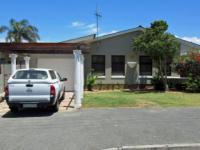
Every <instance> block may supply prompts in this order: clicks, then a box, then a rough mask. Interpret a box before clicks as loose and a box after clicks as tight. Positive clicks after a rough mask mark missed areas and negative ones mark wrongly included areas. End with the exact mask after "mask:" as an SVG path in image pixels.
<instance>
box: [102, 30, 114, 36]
mask: <svg viewBox="0 0 200 150" xmlns="http://www.w3.org/2000/svg"><path fill="white" fill-rule="evenodd" d="M116 32H118V31H117V30H112V31H110V32H103V33H100V34H99V36H104V35H107V34H113V33H116Z"/></svg>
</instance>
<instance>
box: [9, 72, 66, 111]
mask: <svg viewBox="0 0 200 150" xmlns="http://www.w3.org/2000/svg"><path fill="white" fill-rule="evenodd" d="M66 80H67V79H66V78H61V77H60V75H59V74H58V73H57V72H56V71H54V70H50V69H20V70H17V71H16V72H15V73H14V74H13V75H11V77H10V78H9V80H8V85H7V86H6V88H5V99H6V102H7V104H8V105H9V108H10V110H11V111H12V112H18V111H19V109H23V108H38V107H39V108H47V107H50V108H52V110H53V111H58V109H59V102H60V100H62V99H64V98H65V86H64V81H66Z"/></svg>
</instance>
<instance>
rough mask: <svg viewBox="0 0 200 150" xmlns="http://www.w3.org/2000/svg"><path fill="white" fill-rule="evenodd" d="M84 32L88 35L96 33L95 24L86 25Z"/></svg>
mask: <svg viewBox="0 0 200 150" xmlns="http://www.w3.org/2000/svg"><path fill="white" fill-rule="evenodd" d="M86 31H87V32H88V33H89V34H94V33H97V27H96V24H94V23H92V24H89V25H87V26H86ZM99 31H100V28H99Z"/></svg>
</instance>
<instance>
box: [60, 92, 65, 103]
mask: <svg viewBox="0 0 200 150" xmlns="http://www.w3.org/2000/svg"><path fill="white" fill-rule="evenodd" d="M64 99H65V92H63V95H62V97H61V101H62V100H64Z"/></svg>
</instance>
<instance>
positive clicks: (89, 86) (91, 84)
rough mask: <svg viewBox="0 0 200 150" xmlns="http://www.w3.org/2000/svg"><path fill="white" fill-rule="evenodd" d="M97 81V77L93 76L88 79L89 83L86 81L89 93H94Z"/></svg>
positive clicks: (90, 75)
mask: <svg viewBox="0 0 200 150" xmlns="http://www.w3.org/2000/svg"><path fill="white" fill-rule="evenodd" d="M96 80H97V76H95V75H93V74H91V73H90V74H89V75H88V77H87V81H86V86H87V89H88V91H92V90H93V87H94V85H95V84H96Z"/></svg>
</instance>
